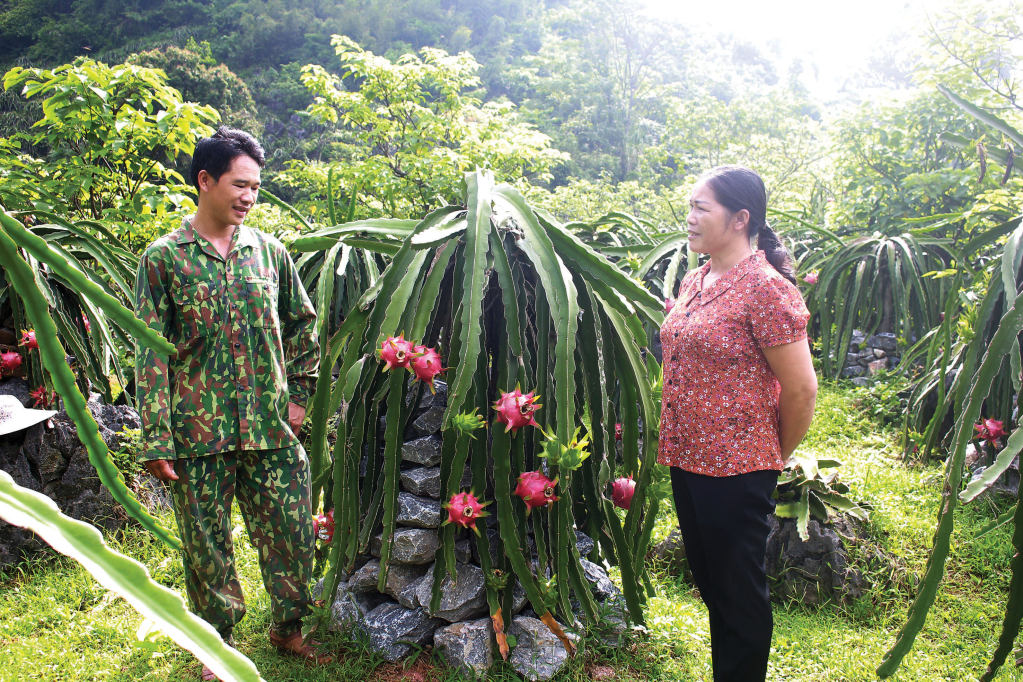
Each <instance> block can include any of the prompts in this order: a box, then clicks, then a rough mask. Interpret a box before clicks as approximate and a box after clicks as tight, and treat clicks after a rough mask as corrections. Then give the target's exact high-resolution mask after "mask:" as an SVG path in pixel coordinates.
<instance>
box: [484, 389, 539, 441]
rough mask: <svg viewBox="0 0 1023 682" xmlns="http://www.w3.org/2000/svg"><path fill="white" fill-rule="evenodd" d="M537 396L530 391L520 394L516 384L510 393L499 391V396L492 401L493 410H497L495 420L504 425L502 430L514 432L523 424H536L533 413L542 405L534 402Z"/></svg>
mask: <svg viewBox="0 0 1023 682" xmlns="http://www.w3.org/2000/svg"><path fill="white" fill-rule="evenodd" d="M539 398H540V396H534V395H533V392H532V391H530V392H529V393H527V394H526V395H522V391H520V390H519V388H518V387H517V386H516V387H515V390H514V391H512V392H511V393H505V392H504V391H501V397H500V398H498V399H497V402H496V403H494V411H496V412H497V421H499V422H500V423H502V424H504V425H505V428H504V432H505V433H507V432H509V431H511V432H512V433H513V434H514V433H515V432H517V431H518V430H519V429H520V428H522V427H523V426H530V425H532V426H537V423H536V420H535V419H534V418H533V413H534V412H536V411H537V410H539V409H540V408H541V407H543V405H537V404H536V401H537V400H539Z"/></svg>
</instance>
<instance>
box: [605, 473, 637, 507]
mask: <svg viewBox="0 0 1023 682" xmlns="http://www.w3.org/2000/svg"><path fill="white" fill-rule="evenodd" d="M635 493H636V482H635V481H634V480H632V476H623V477H621V478H618V479H615V482H614V483H612V484H611V501H612V502H614V505H615V506H616V507H618V508H619V509H628V508H629V505H630V504H632V496H633V495H634V494H635Z"/></svg>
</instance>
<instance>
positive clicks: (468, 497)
mask: <svg viewBox="0 0 1023 682" xmlns="http://www.w3.org/2000/svg"><path fill="white" fill-rule="evenodd" d="M488 504H490V503H489V502H484V503H483V504H480V501H479V500H477V499H476V496H475V495H474V494H473V493H472V492H471V491H470V492H467V493H455V494H454V495H452V496H451V500H449V501H448V503H447V504H444V505H441V506H442V507H444V508H445V509H447V510H448V520H447V521H445V522H444V524H443V525H445V526H446V525H448V524H449V523H454V524H456V525H459V526H461V527H462V528H472V529H473V530H474V531H476V534H477V535H479V529H478V528H476V519H479V518H482V517H484V516H486V515H487V514H486V512H484V511H483V507H485V506H487V505H488Z"/></svg>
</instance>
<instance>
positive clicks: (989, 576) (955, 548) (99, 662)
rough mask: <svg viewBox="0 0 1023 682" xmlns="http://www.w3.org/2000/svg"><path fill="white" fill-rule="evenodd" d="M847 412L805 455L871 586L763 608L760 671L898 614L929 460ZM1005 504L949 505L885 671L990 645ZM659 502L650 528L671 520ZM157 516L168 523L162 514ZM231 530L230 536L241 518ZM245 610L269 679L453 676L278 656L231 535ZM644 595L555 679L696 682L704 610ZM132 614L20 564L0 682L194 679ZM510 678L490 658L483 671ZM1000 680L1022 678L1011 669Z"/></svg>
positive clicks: (972, 671) (823, 675) (845, 647)
mask: <svg viewBox="0 0 1023 682" xmlns="http://www.w3.org/2000/svg"><path fill="white" fill-rule="evenodd" d="M891 440H892V434H890V433H886V432H883V431H879V430H878V429H875V428H874V427H873V426H872V425H871V424H870V423H869V422H868V421H867V420H866V419H864V418H863V417H861V416H860V414H859V413H858V412H857V411H856V410H855V409H854V408H853V406H852V404H851V401H850V397H849V394H848V393H846V392H845V391H843V390H842V389H839V388H835V387H831V386H825V387H824V388H823V389H822V392H821V396H820V401H819V405H818V413H817V417H816V420H815V422H814V427H813V431H812V433H811V434H810V436H809V437H808V439H807V442H806V443H805V444H804V446H803V447H804V448H805V450H806V451H807V452H814V453H815V454H817V455H818V456H821V457H823V456H828V457H835V458H838V459H841V460H843V461H844V462H845V466H844V467H843V468H842V476H843V479H844V480H845V481H847V482H848V483H850V485H851V486H852V490H853V496H854V497H856V498H858V499H860V500H864V501H868V502H870V503H871V504H872V505H873V506H874V508H875V511H874V513H873V515H872V517H871V520H870V522H869V528H870V530H871V533H872V534H873V536H874V537H875V538H876V539H877V542H878V543H879V545H880V547H881V549H882V550H883V551H884V553H885V554H886V555H887V556H888V557H889V558H890V559H891V562H890V564H889V566H888V567H887V568H883V569H876V570H874V571H873V572H872V573H871V578H872V581H873V583H874V586H873V587H872V588H871V590H870V591H869V592H868V594H867V595H866V596H865V597H864V598H863V599H861V600H860V601H859V602H857V603H856V604H855V605H853V606H849V607H843V608H840V607H826V608H823V609H819V610H815V611H811V610H806V609H804V608H801V607H799V606H796V605H777V606H776V607H775V633H774V647H773V652H772V656H771V669H770V674H769V679H771V680H800V681H811V680H836V681H839V680H841V681H846V680H848V681H852V680H873V679H876V676H875V674H874V669H875V668H876V666H877V664H878V662H879V661H880V660H881V657H882V655H883V654H884V652H885V651H886V650H887V648H888V647H889V646H890V645H891V644H892V642H893V640H894V635H895V633H896V632H897V631H898V629H899V627H901V625H902V624H903V622H904V620H905V617H906V610H907V606H908V603H909V600H910V598H911V596H912V595H913V585H914V584H915V582H916V581H917V580H918V579H919V575H920V574H921V573H922V570H923V566H924V563H925V561H926V558H927V549H928V547H929V546H930V542H931V535H932V533H933V524H934V518H935V512H936V505H937V499H938V481H939V480H940V474H941V471H940V468H938V467H937V466H935V467H910V468H907V467H905V466H903V465H902V464H901V463H900V462H899V460H898V458H897V456H896V455H895V453H894V449H893V448H892V447H891V445H890V442H891ZM1005 508H1006V505H1005V503H1004V502H1002V503H993V502H989V501H987V500H980V501H978V502H975V503H974V504H972V505H971V506H970V507H968V508H966V509H963V510H960V512H959V513H958V518H957V530H956V535H955V537H954V538H953V543H952V555H951V557H950V561H949V564H948V569H947V577H946V581H945V583H944V586H943V589H942V591H941V593H940V595H939V597H938V601H937V603H936V604H935V607H934V609H933V610H932V612H931V614H930V616H929V617H928V621H927V627H926V628H925V630H924V631H923V632H922V633H921V635H920V637H919V638H918V639H917V644H916V647H915V649H914V650H913V652H912V653H911V654H910V655H909V656H908V657H907V658H906V660H905V662H904V664H903V667H902V669H901V670H900V672H899V673H898V675H897V676H896V677H894V678H892V679H895V680H903V681H909V680H920V681H924V680H926V681H928V682H930V681H933V680H961V679H976V678H977V677H978V676H979V673H980V672H982V671H983V670H984V667H985V666H986V664H987V661H988V657H989V655H990V653H991V652H992V651H993V649H994V645H995V640H996V638H997V636H998V631H999V629H1000V626H1001V615H1002V609H1003V608H1004V604H1005V595H1006V592H1007V587H1008V582H1009V574H1008V562H1009V558H1010V556H1011V545H1010V542H1009V539H1010V531H1009V530H1008V529H1007V528H1002V529H1000V530H999V531H996V532H994V533H992V534H990V535H988V536H987V537H985V538H982V539H981V540H977V541H974V540H972V539H971V538H972V535H973V533H974V532H975V530H976V529H977V528H979V527H980V526H981V525H983V524H984V523H985V522H986V521H987V520H989V519H991V518H993V517H994V516H995V515H996V514H998V513H1000V511H1004V510H1005ZM671 513H672V512H671V510H670V509H669V510H667V511H666V512H665V514H664V518H662V519H661V520H660V522H659V524H658V527H657V530H656V532H657V534H658V535H659V536H662V537H663V536H664V535H667V533H668V532H669V531H670V527H671V523H672V521H671ZM168 521H170V519H168ZM235 532H236V533H237V534H239V535H244V530H243V528H242V526H241V523H240V520H239V523H238V527H237V528H236V530H235ZM111 543H112V544H113V545H115V546H117V547H118V549H120V550H121V551H123V552H126V553H128V554H130V555H131V556H133V557H135V558H136V559H138V560H139V561H142V562H143V563H145V564H146V565H147V566H148V567H149V569H150V571H151V573H152V574H153V575H154V576H155V577H156V578H157V579H158V580H160V581H162V582H163V583H164V584H167V585H169V586H172V587H178V588H180V587H181V569H180V566H179V564H178V558H177V556H176V555H174V554H173V553H171V552H169V551H167V550H166V548H164V547H163V546H162V545H158V544H157V543H155V542H154V541H153V540H152V539H150V538H147V537H145V536H142V535H141V534H138V533H129V534H127V535H126V536H125V537H123V538H119V539H114V540H111ZM236 548H237V550H238V563H239V572H240V574H241V578H242V583H243V587H244V589H245V593H246V595H247V599H248V603H249V613H248V616H247V617H246V618H245V620H244V621H243V622H242V624H241V626H240V627H239V628H238V629H237V630H236V637H237V639H238V646H239V649H241V650H242V651H243V652H244V653H245V654H246V655H248V656H249V657H251V658H252V659H253V660H254V661H255V663H256V665H257V666H258V667H259V669H260V671H261V672H262V674H263V676H264V677H265V678H266V679H267V680H269V681H271V682H278V681H280V682H283V681H286V680H302V681H308V682H312V681H315V680H345V681H349V680H350V681H352V682H357V681H359V680H373V679H376V680H398V679H407V680H414V681H416V680H445V679H452V680H453V679H456V678H455V677H454V676H453V675H452V674H451V673H450V672H448V671H446V670H445V669H444V668H442V667H438V666H436V665H435V661H434V660H433V658H432V654H431V653H430V652H429V651H426V652H423V653H422V654H421V655H420V656H419V657H418V659H417V660H416V661H415V662H414V663H413V664H412V665H411V666H405V667H402V666H395V665H389V664H385V663H383V662H382V661H381V660H380V659H379V658H377V657H375V656H373V655H372V654H369V653H367V652H366V650H365V648H364V647H362V646H360V645H359V643H358V642H353V641H348V640H345V639H344V638H343V637H341V636H336V637H334V638H333V639H332V640H330V641H329V645H330V646H332V647H333V648H334V649H335V650H336V651H337V652H338V654H339V657H338V662H336V663H334V664H332V665H330V666H326V667H324V668H320V669H316V670H312V669H310V668H307V667H305V666H304V665H302V664H301V663H297V662H291V661H288V660H284V659H280V658H278V657H277V656H276V655H275V654H274V653H273V651H272V650H271V649H270V647H269V644H268V642H267V639H266V630H267V627H268V625H269V620H268V618H269V616H268V598H267V596H266V594H265V592H264V591H263V589H262V585H261V583H260V579H259V571H258V567H257V564H256V558H255V555H254V554H253V552H252V549H251V547H250V546H249V545H248V543H246V542H238V543H236ZM655 586H656V588H657V593H658V596H657V597H656V598H654V599H653V600H652V601H651V603H650V608H649V612H648V626H649V631H648V633H647V634H646V635H645V636H644V637H641V638H640V640H639V641H636V642H635V643H634V644H631V645H629V646H626V647H621V648H616V649H612V650H604V651H596V650H590V651H588V652H586V653H585V654H584V655H582V656H579V657H578V658H577V659H575V660H574V661H573V662H572V663H571V664H570V665H569V666H567V667H566V670H565V671H564V672H563V673H562V674H561V675H560V676H559V679H563V680H588V679H605V680H610V679H616V680H707V681H709V680H711V679H712V678H711V673H710V651H709V637H708V633H707V617H706V610H705V609H704V608H703V605H702V604H701V602H700V601H699V599H698V598H696V597H694V596H693V593H692V586H691V585H688V584H685V583H684V582H681V581H679V580H676V579H672V578H670V577H668V576H663V575H659V576H655ZM141 624H142V619H141V618H140V617H139V616H138V615H137V614H136V613H135V612H134V611H133V610H132V609H131V608H130V607H129V606H127V605H126V604H125V603H124V601H123V600H118V599H112V598H111V596H110V594H109V593H107V592H106V590H104V589H103V588H101V587H99V586H98V585H97V584H96V583H95V582H94V581H93V580H92V578H91V577H90V576H89V575H88V573H86V572H85V571H84V570H82V569H81V568H80V567H79V566H78V565H77V564H75V563H74V562H71V561H69V560H66V559H64V558H61V557H49V558H46V559H44V560H41V561H38V562H36V563H33V564H26V565H24V566H22V567H20V568H19V570H18V571H17V572H15V573H14V574H9V575H7V576H5V577H3V579H2V582H0V680H125V681H126V680H142V679H145V680H153V681H154V682H159V681H163V680H194V679H198V673H199V664H198V662H197V661H196V660H195V659H194V658H193V657H192V656H191V655H190V654H187V653H184V652H182V651H180V650H179V649H177V647H176V646H174V645H173V643H171V642H170V641H169V640H167V639H166V638H162V639H157V640H156V642H155V646H151V647H149V648H146V647H144V646H142V645H140V644H139V643H138V637H137V633H138V631H139V627H140V625H141ZM514 678H515V676H514V673H512V672H511V671H510V670H509V669H507V668H505V667H504V666H501V665H499V666H496V668H495V671H494V673H493V675H492V676H491V679H495V680H511V679H514ZM997 679H999V680H1023V674H1021V673H1020V672H1017V671H1016V670H1015V669H1014V668H1012V667H1011V666H1010V667H1008V668H1005V669H1003V671H1002V673H1001V674H1000V675H999V676H998V678H997Z"/></svg>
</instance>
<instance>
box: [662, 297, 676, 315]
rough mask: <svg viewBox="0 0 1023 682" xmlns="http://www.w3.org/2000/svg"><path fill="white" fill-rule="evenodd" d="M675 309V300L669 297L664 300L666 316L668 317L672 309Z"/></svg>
mask: <svg viewBox="0 0 1023 682" xmlns="http://www.w3.org/2000/svg"><path fill="white" fill-rule="evenodd" d="M674 307H675V299H673V298H672V297H670V296H669V297H668V298H666V299H664V314H665V315H667V314H668V313H670V312H671V309H672V308H674Z"/></svg>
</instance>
